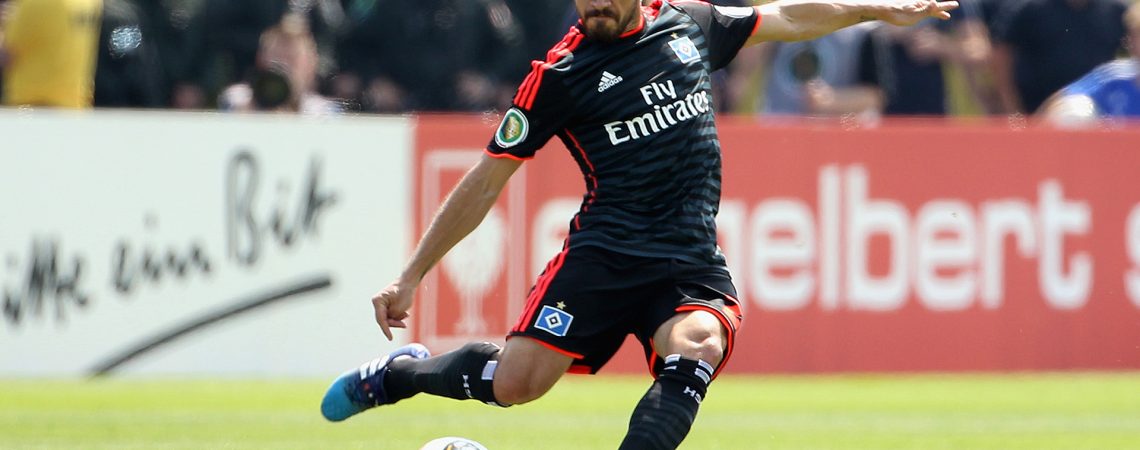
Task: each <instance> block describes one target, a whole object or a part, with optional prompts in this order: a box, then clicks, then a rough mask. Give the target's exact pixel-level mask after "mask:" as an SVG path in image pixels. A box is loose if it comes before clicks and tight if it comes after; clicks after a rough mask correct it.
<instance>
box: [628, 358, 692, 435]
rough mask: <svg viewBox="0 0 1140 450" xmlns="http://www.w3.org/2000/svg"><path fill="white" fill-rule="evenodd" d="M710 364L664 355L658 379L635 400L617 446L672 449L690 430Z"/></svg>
mask: <svg viewBox="0 0 1140 450" xmlns="http://www.w3.org/2000/svg"><path fill="white" fill-rule="evenodd" d="M713 372H714V369H713V366H712V365H711V364H709V363H707V362H705V361H702V360H699V359H689V358H685V357H682V356H681V355H679V354H674V355H670V356H668V357H666V358H665V364H664V365H663V366H662V367H661V370H660V371H659V372H657V381H655V382H654V383H653V386H650V387H649V391H648V392H646V393H645V396H643V397H642V398H641V401H640V402H638V404H637V407H636V408H634V410H633V417H632V418H631V419H630V421H629V431H627V432H626V435H625V439H624V440H623V441H622V443H621V447H619V450H649V449H652V450H664V449H670V450H671V449H675V448H677V446H678V445H680V444H681V441H682V440H684V439H685V436H686V435H688V434H689V429H690V428H691V427H692V426H693V421H694V420H696V418H697V410H698V409H699V408H700V406H701V401H703V400H704V397H705V393H706V392H707V390H708V385H709V382H710V381H711V380H712V376H713Z"/></svg>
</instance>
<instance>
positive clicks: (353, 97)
mask: <svg viewBox="0 0 1140 450" xmlns="http://www.w3.org/2000/svg"><path fill="white" fill-rule="evenodd" d="M959 2H960V3H961V8H960V9H959V10H958V11H956V12H955V13H954V18H953V19H951V20H949V21H937V20H930V21H927V22H924V23H921V24H919V25H917V26H914V27H907V28H900V27H893V26H889V25H885V24H881V23H877V22H870V23H864V24H860V25H857V26H853V27H849V28H846V29H844V30H842V31H840V32H837V33H834V34H831V35H828V36H825V37H822V38H820V39H816V40H812V41H802V42H774V43H765V44H762V45H760V46H757V47H753V48H749V49H746V50H744V51H742V52H741V53H740V55H739V56H738V58H737V60H736V61H735V62H734V63H733V64H732V65H731V66H729V67H728V68H727V69H726V70H724V71H722V72H720V73H717V74H715V77H716V78H715V80H714V85H715V89H716V90H717V91H718V93H717V94H718V95H716V96H715V97H716V98H717V99H718V104H717V107H718V110H719V111H722V112H735V113H757V114H763V115H797V116H798V115H848V114H857V115H867V116H872V117H878V116H880V115H924V116H940V115H998V114H1032V113H1034V112H1038V111H1044V112H1050V111H1051V112H1055V113H1058V114H1069V115H1072V114H1079V113H1083V112H1087V111H1086V110H1090V111H1093V112H1094V113H1105V111H1107V110H1108V109H1111V108H1116V109H1115V110H1117V111H1122V112H1125V113H1126V112H1127V111H1131V110H1132V109H1135V110H1136V111H1137V112H1136V113H1135V114H1140V75H1137V70H1136V65H1137V60H1140V48H1138V47H1140V7H1138V6H1134V7H1132V8H1131V9H1129V5H1130V4H1132V3H1133V2H1130V1H1128V0H959ZM712 3H717V4H722V5H732V6H741V5H745V4H753V3H756V2H752V1H748V0H716V1H712ZM576 20H577V14H576V13H575V10H574V7H573V2H572V1H570V0H240V1H239V0H0V68H2V69H3V70H2V71H0V73H2V74H3V75H2V76H0V92H2V93H3V95H2V99H3V102H4V103H5V104H7V105H32V106H57V107H89V106H95V107H104V108H112V107H124V108H175V109H221V110H227V111H251V110H279V111H296V112H301V113H305V114H330V113H343V112H367V113H402V112H423V111H489V110H502V109H505V108H506V107H508V106H509V104H510V100H511V98H512V96H513V94H514V90H515V88H516V86H517V85H518V83H519V82H520V81H521V80H522V79H523V77H524V76H525V75H526V72H527V71H528V70H529V67H530V66H529V64H528V61H530V60H533V59H542V57H543V55H544V54H545V52H546V50H547V49H548V48H549V47H550V46H551V45H553V44H554V43H555V42H557V41H558V40H559V39H560V38H561V36H562V35H563V34H565V33H566V31H567V29H568V28H569V27H571V26H573V25H574V23H575V22H576ZM1130 52H1131V53H1130ZM1114 60H1115V62H1113V61H1114ZM1108 66H1111V67H1112V69H1111V70H1110V69H1105V68H1104V67H1108ZM1098 68H1099V69H1098ZM1098 70H1099V72H1098ZM1097 73H1101V75H1097V76H1096V79H1095V80H1090V79H1088V77H1090V76H1092V75H1095V74H1097ZM1090 74H1091V75H1090ZM1106 74H1107V75H1106ZM1129 76H1131V78H1129ZM1082 77H1084V78H1082ZM1105 77H1110V78H1111V77H1116V78H1122V79H1124V80H1126V82H1125V83H1123V84H1119V83H1118V86H1117V91H1121V92H1125V94H1120V93H1119V92H1117V91H1113V92H1111V93H1105V92H1099V93H1098V92H1094V91H1095V89H1091V88H1089V86H1094V87H1097V88H1098V89H1101V90H1102V91H1103V88H1102V87H1101V85H1104V84H1106V83H1107V82H1106V81H1104V80H1103V78H1105ZM1082 80H1083V81H1082ZM1129 82H1130V83H1129ZM1082 83H1083V84H1082ZM1071 85H1072V86H1071ZM60 86H66V87H60ZM1082 86H1084V87H1083V88H1082ZM1129 86H1131V87H1129ZM1133 91H1136V92H1133ZM1122 95H1123V97H1121V96H1122ZM1073 96H1078V97H1081V98H1082V99H1085V100H1081V101H1074V100H1072V99H1071V97H1073ZM1130 96H1132V97H1130ZM1101 97H1103V99H1101ZM1133 97H1135V98H1133ZM1105 102H1116V103H1115V104H1114V105H1107V104H1105ZM1133 103H1135V104H1133ZM1130 108H1132V109H1130Z"/></svg>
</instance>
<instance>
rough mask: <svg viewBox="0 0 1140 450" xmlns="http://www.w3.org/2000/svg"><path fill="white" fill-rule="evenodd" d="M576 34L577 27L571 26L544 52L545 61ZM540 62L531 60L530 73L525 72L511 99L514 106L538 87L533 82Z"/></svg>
mask: <svg viewBox="0 0 1140 450" xmlns="http://www.w3.org/2000/svg"><path fill="white" fill-rule="evenodd" d="M576 34H580V32H579V31H578V28H577V27H574V28H571V29H570V32H568V33H566V36H563V37H562V40H561V41H559V42H558V43H557V44H554V47H551V49H550V50H549V51H547V52H546V59H547V61H549V60H550V58H551V57H552V55H554V54H555V52H557V51H558V50H561V49H563V48H566V46H567V45H568V44H569V43H570V42H571V41H572V40H573V39H574V36H575V35H576ZM542 64H543V61H532V62H531V63H530V65H531V69H530V73H529V74H527V76H526V79H524V80H523V82H522V84H520V85H519V90H518V92H517V93H516V94H515V98H514V100H513V101H514V103H515V105H516V106H524V105H523V103H524V102H525V100H526V98H527V97H528V96H530V94H531V93H532V92H534V91H535V89H536V88H537V87H538V86H537V84H536V83H535V81H536V80H537V78H538V77H537V74H538V73H539V72H540V71H541V70H543V69H542Z"/></svg>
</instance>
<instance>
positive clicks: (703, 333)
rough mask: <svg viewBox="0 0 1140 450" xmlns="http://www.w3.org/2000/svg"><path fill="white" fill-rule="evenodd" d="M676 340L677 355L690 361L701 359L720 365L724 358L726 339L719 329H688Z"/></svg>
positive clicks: (682, 331)
mask: <svg viewBox="0 0 1140 450" xmlns="http://www.w3.org/2000/svg"><path fill="white" fill-rule="evenodd" d="M680 331H681V332H680V333H679V335H678V336H676V338H675V339H674V342H673V348H674V350H675V352H676V353H679V354H680V355H681V356H684V357H686V358H689V359H699V360H702V361H704V362H707V363H709V364H712V365H714V366H715V365H717V364H720V360H721V358H723V357H724V338H723V337H722V336H721V332H720V328H719V324H718V327H716V328H714V327H687V328H686V329H684V330H680Z"/></svg>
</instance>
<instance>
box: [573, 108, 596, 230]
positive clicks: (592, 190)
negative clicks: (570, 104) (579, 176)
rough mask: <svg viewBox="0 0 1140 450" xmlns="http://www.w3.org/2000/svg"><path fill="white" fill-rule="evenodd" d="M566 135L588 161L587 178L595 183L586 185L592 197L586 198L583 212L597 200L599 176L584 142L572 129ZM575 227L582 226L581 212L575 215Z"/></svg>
mask: <svg viewBox="0 0 1140 450" xmlns="http://www.w3.org/2000/svg"><path fill="white" fill-rule="evenodd" d="M566 137H568V138H570V142H571V143H573V144H574V149H573V150H576V151H577V152H578V155H579V156H581V157H582V161H583V162H585V163H586V167H589V168H590V171H589V172H588V173H586V180H587V181H589V182H590V184H593V187H590V186H586V189H587V192H588V193H589V194H590V199H589V200H586V203H585V204H583V205H582V212H583V213H585V212H586V211H589V210H590V205H592V204H594V201H595V200H597V197H595V196H594V193H595V192H597V190H598V177H596V176H594V172H595V171H594V163H592V162H590V158H588V157H586V149H584V148H582V143H581V142H578V138H576V137H574V134H573V133H571V132H570V130H566ZM574 228H576V229H581V228H582V222H581V216H580V214H575V215H574Z"/></svg>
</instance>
